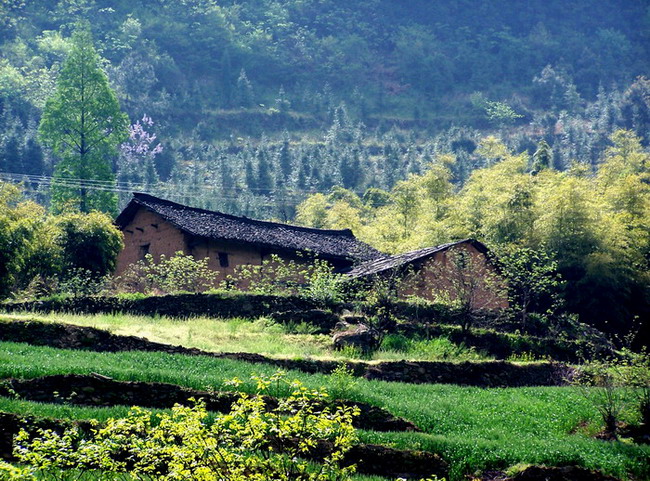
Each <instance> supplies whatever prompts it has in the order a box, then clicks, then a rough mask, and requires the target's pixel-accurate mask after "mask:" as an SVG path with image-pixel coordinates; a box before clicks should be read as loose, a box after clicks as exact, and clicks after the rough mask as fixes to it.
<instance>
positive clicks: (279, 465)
mask: <svg viewBox="0 0 650 481" xmlns="http://www.w3.org/2000/svg"><path fill="white" fill-rule="evenodd" d="M280 380H281V377H280V376H273V377H271V378H256V381H257V386H258V390H257V394H258V395H257V396H248V395H245V394H243V395H242V397H241V399H240V400H239V401H237V402H236V403H235V404H234V405H233V408H232V410H231V411H230V412H229V413H228V414H224V415H220V416H217V417H215V418H214V420H213V421H212V422H210V421H209V416H208V413H207V411H206V409H205V403H204V402H202V401H196V402H195V404H194V405H193V406H191V407H184V406H180V405H176V406H174V408H172V410H171V412H170V413H160V414H152V413H151V412H150V411H147V410H144V409H141V408H132V409H131V411H130V412H129V415H128V416H127V417H126V418H124V419H110V420H109V421H108V422H107V423H106V425H105V426H104V427H102V428H97V429H95V430H94V431H93V433H92V435H91V436H90V437H89V438H88V439H84V438H83V436H82V434H81V432H80V431H79V429H78V428H72V429H68V430H66V431H65V432H64V433H63V434H62V435H60V434H57V433H56V432H54V431H51V430H40V431H39V434H38V436H37V437H36V438H32V437H31V436H30V435H29V434H28V433H27V432H26V431H24V430H23V431H21V432H20V433H19V434H18V436H17V437H16V444H15V450H14V452H15V454H16V456H17V457H18V459H19V460H20V462H21V463H23V464H25V465H27V466H29V467H31V469H32V471H33V473H34V475H35V476H38V477H39V479H43V478H44V479H64V478H63V476H62V475H61V474H60V473H61V472H65V471H69V470H73V472H85V471H88V470H91V471H98V472H99V473H98V474H99V476H100V478H99V479H115V476H116V475H119V474H120V473H129V475H130V476H131V477H132V478H133V479H142V480H144V479H146V480H160V481H186V480H197V481H198V480H201V481H204V480H205V481H207V480H214V479H227V480H230V481H243V480H251V481H253V480H254V481H262V480H278V481H285V480H286V481H288V480H292V481H293V480H295V481H335V480H336V481H343V480H347V479H350V476H351V474H352V473H353V472H354V470H355V468H354V466H349V467H341V466H340V461H341V460H342V459H343V456H344V455H345V453H346V452H347V451H348V450H349V449H350V448H351V447H352V445H353V443H354V442H355V441H356V439H357V437H356V433H355V430H354V428H353V427H352V419H353V417H354V416H356V415H357V414H358V408H350V407H344V406H337V407H336V408H330V407H328V406H326V403H324V402H323V401H324V400H326V398H327V394H326V393H325V392H323V391H316V390H310V389H308V388H306V387H305V386H303V385H301V384H300V383H299V382H297V381H294V382H291V383H288V384H289V385H290V386H291V388H292V393H291V395H290V396H289V397H288V398H285V399H282V400H280V401H279V405H278V407H277V408H276V409H273V410H269V409H267V406H266V404H265V400H264V398H263V397H262V396H260V394H263V393H265V392H266V391H267V390H268V388H269V387H270V386H271V385H272V384H273V383H274V382H278V381H280ZM233 383H234V384H237V383H239V381H237V380H235V381H234V382H233ZM314 457H321V459H320V460H319V464H318V465H317V466H315V465H312V464H310V463H308V462H307V461H305V459H306V458H314ZM0 469H2V468H1V467H0ZM17 474H21V473H17ZM21 475H22V474H21ZM102 476H103V477H102ZM9 479H21V478H9ZM25 479H36V478H35V477H34V478H25Z"/></svg>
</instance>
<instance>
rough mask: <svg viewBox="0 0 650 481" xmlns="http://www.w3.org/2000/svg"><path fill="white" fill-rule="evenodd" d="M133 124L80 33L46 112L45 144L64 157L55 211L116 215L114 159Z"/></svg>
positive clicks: (86, 38) (42, 134) (55, 193)
mask: <svg viewBox="0 0 650 481" xmlns="http://www.w3.org/2000/svg"><path fill="white" fill-rule="evenodd" d="M127 127H128V118H127V116H126V115H125V114H124V113H122V111H121V110H120V106H119V103H118V101H117V97H116V96H115V93H114V92H113V90H112V89H111V88H110V86H109V84H108V78H107V76H106V74H105V73H104V71H103V70H102V68H101V65H100V58H99V55H98V54H97V52H96V51H95V48H94V46H93V41H92V36H91V34H90V32H89V31H88V30H86V29H78V30H77V31H76V32H75V33H74V34H73V37H72V49H71V51H70V54H69V56H68V58H67V59H66V61H65V63H64V64H63V67H62V69H61V73H60V75H59V79H58V82H57V88H56V92H55V93H54V95H53V96H52V97H50V98H49V99H48V100H47V102H46V104H45V109H44V111H43V117H42V119H41V123H40V126H39V133H40V138H41V141H42V142H43V143H44V144H45V145H47V146H49V147H50V148H51V149H52V151H53V152H54V153H55V154H56V156H57V157H59V159H60V160H59V162H58V164H57V165H56V167H55V170H54V182H53V185H52V209H53V210H54V211H55V212H59V211H62V210H64V209H65V208H66V206H73V207H75V208H77V209H79V210H80V211H81V212H90V211H91V210H95V209H96V210H101V211H103V212H115V211H116V209H117V197H116V195H115V194H114V193H113V192H111V187H112V186H113V184H114V182H115V177H114V175H113V172H112V167H111V159H112V158H113V157H114V156H115V155H116V147H117V146H118V145H119V144H120V143H121V142H122V141H123V140H125V139H126V137H127V133H128V131H127Z"/></svg>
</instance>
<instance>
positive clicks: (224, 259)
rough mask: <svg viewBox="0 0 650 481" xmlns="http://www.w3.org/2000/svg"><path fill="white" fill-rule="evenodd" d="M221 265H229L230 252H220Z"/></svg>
mask: <svg viewBox="0 0 650 481" xmlns="http://www.w3.org/2000/svg"><path fill="white" fill-rule="evenodd" d="M219 267H228V254H227V253H226V252H219Z"/></svg>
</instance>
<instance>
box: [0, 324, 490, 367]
mask: <svg viewBox="0 0 650 481" xmlns="http://www.w3.org/2000/svg"><path fill="white" fill-rule="evenodd" d="M7 319H26V320H27V319H37V320H39V321H44V322H65V323H68V324H76V325H79V326H86V327H96V328H98V329H104V330H107V331H110V332H112V333H113V334H119V335H131V336H139V337H145V338H147V339H149V340H150V341H155V342H162V343H165V344H174V345H181V346H185V347H196V348H199V349H203V350H206V351H213V352H253V353H258V354H264V355H269V356H276V357H300V358H314V359H359V358H362V357H363V356H362V355H361V353H360V352H358V351H355V350H347V349H346V350H344V351H335V350H334V349H333V348H332V340H331V336H327V335H322V334H310V333H308V332H309V330H310V326H308V325H305V324H300V325H293V326H292V325H289V326H284V325H281V324H277V323H274V322H273V321H271V320H269V319H267V318H258V319H245V318H234V319H213V318H190V319H173V318H169V317H146V316H134V315H128V314H97V315H75V314H60V313H59V314H57V313H51V314H47V315H34V314H33V313H25V314H11V315H0V321H2V320H7ZM312 330H313V328H312ZM388 344H389V343H387V345H388ZM369 359H370V360H377V361H386V360H396V359H418V360H423V361H437V360H454V361H468V360H486V359H490V357H489V356H486V355H485V354H482V353H479V352H476V351H474V350H473V349H468V348H466V347H465V346H462V345H457V344H454V343H452V342H451V341H449V339H447V338H445V337H438V338H434V339H429V340H420V341H417V342H411V343H408V344H405V345H403V346H399V347H398V346H394V347H392V348H389V349H380V350H379V351H377V352H375V353H374V354H373V355H372V356H371V357H370V358H369Z"/></svg>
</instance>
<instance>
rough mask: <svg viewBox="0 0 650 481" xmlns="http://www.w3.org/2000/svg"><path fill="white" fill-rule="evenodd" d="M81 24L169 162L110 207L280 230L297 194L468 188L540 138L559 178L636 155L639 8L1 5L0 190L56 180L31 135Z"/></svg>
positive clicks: (321, 1)
mask: <svg viewBox="0 0 650 481" xmlns="http://www.w3.org/2000/svg"><path fill="white" fill-rule="evenodd" d="M79 20H86V21H88V22H89V23H90V26H91V29H92V32H93V35H94V39H95V45H96V47H97V48H98V50H99V51H100V53H101V55H102V57H103V58H104V59H105V69H106V71H107V73H108V74H109V77H110V79H111V84H112V86H113V88H114V89H116V91H117V92H118V96H119V99H120V102H121V105H122V108H123V110H125V111H126V112H127V113H128V115H129V117H130V118H131V121H132V122H136V121H137V120H139V119H142V117H143V115H145V114H146V115H148V116H149V117H150V118H151V119H152V120H151V121H147V122H146V129H147V130H148V132H149V133H152V132H155V133H156V135H157V142H160V143H161V145H162V146H163V150H162V152H161V153H159V154H157V155H155V156H152V157H155V165H153V166H152V168H149V169H142V168H139V167H138V166H137V164H136V165H134V160H133V159H125V158H121V159H116V160H115V168H116V170H117V173H118V180H119V181H120V182H121V183H120V186H121V188H122V189H123V190H124V191H127V190H129V189H131V188H135V189H138V190H148V191H155V193H158V194H163V195H164V194H166V195H168V196H175V198H176V199H177V200H181V201H187V202H192V203H194V204H195V205H202V206H206V207H212V208H220V209H223V210H229V211H233V212H239V213H242V212H243V213H248V214H250V215H263V216H267V217H268V216H271V215H273V216H279V217H291V215H292V213H293V212H292V206H294V205H295V204H296V203H297V202H298V201H299V200H300V199H301V198H303V197H304V194H306V193H308V192H315V191H327V190H329V189H330V188H331V187H332V186H333V185H337V184H341V185H343V186H345V187H347V188H350V189H352V190H355V191H357V192H363V191H364V190H365V189H366V188H368V187H382V188H389V187H391V186H392V185H393V184H394V183H395V181H397V180H399V179H401V178H405V177H406V176H407V175H408V174H409V173H418V172H420V171H421V170H422V168H423V166H424V165H426V164H427V162H429V161H430V160H431V158H432V157H433V156H435V155H436V154H438V153H447V152H453V153H454V154H455V155H456V156H457V160H458V162H457V166H456V168H455V176H456V179H455V180H456V182H458V183H462V182H463V180H464V179H466V178H467V176H468V174H469V172H470V171H471V170H472V169H473V168H475V167H477V166H480V165H482V163H483V162H484V159H481V158H480V156H479V155H478V154H476V153H475V148H476V145H477V143H478V140H479V139H480V138H481V137H483V136H485V135H487V134H489V133H497V134H498V135H500V136H501V137H503V138H504V140H505V141H506V142H507V143H508V144H509V145H510V146H511V147H512V148H513V149H515V150H517V151H521V150H528V151H530V152H532V151H533V150H534V149H535V146H536V144H537V142H538V141H539V140H541V139H546V140H547V141H548V142H549V144H550V145H551V146H552V148H553V151H554V158H555V159H556V162H557V166H558V167H560V168H563V167H566V166H567V165H569V164H570V162H571V161H573V160H578V161H581V162H585V163H592V164H594V163H596V161H597V159H598V158H599V156H600V154H601V153H602V151H603V149H604V148H605V147H606V146H607V143H608V141H607V139H608V137H609V136H610V134H611V132H612V131H613V130H615V129H616V128H619V127H626V128H630V129H633V130H635V131H636V132H637V134H639V135H640V136H642V137H644V138H645V139H646V140H647V139H648V131H649V126H650V115H649V113H648V112H650V107H649V103H650V100H648V99H649V98H650V83H649V82H648V81H647V80H646V79H645V78H643V77H640V76H642V75H647V74H648V72H650V9H649V6H648V3H647V1H645V0H599V1H597V2H594V1H586V0H547V1H544V2H542V1H538V2H511V1H506V0H490V1H472V2H470V1H467V0H464V1H462V0H460V1H459V0H444V1H436V2H431V1H427V0H409V1H398V0H363V1H361V0H345V1H343V0H286V1H272V0H249V1H245V2H236V1H229V0H223V1H216V0H158V1H150V0H147V1H145V0H129V1H125V0H112V1H102V0H60V1H48V2H44V1H35V2H32V1H22V0H8V1H4V2H2V3H1V4H0V54H1V58H0V172H10V173H27V174H31V175H42V174H45V175H49V174H51V172H52V164H53V162H55V160H56V159H52V158H51V155H50V154H49V153H48V152H46V151H43V149H42V148H41V146H40V145H39V142H38V141H37V138H36V127H37V125H38V122H39V119H40V115H41V109H42V107H43V105H44V101H45V99H46V98H47V97H48V96H49V95H50V94H51V93H52V91H53V89H54V86H55V83H56V78H57V73H58V71H59V67H60V64H61V62H62V61H63V59H64V58H65V56H66V53H67V51H68V49H69V44H70V42H69V36H70V34H71V32H72V30H73V29H74V26H75V24H76V23H77V22H78V21H79ZM153 167H155V169H154V168H153ZM5 178H6V176H5ZM31 180H32V181H34V180H35V179H34V178H32V179H31ZM160 180H162V181H163V183H162V184H161V183H160V182H159V181H160ZM31 185H32V186H33V187H34V189H37V190H39V189H40V190H39V192H41V193H40V194H38V195H40V196H41V197H40V199H41V200H43V201H47V195H46V194H45V192H46V191H45V190H44V189H43V185H44V184H43V183H41V184H39V183H37V182H33V183H32V184H31ZM39 186H40V187H39Z"/></svg>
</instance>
